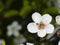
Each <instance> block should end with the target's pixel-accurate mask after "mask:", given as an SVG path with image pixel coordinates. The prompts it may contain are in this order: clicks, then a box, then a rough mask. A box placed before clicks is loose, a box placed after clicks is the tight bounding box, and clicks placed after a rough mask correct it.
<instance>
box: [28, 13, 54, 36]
mask: <svg viewBox="0 0 60 45" xmlns="http://www.w3.org/2000/svg"><path fill="white" fill-rule="evenodd" d="M32 20H33V21H34V22H31V23H29V24H28V25H27V29H28V31H29V32H30V33H37V35H38V36H39V37H45V36H46V34H51V33H53V31H54V26H53V25H52V24H50V22H51V20H52V16H50V15H49V14H44V15H43V16H41V14H39V13H38V12H35V13H33V14H32Z"/></svg>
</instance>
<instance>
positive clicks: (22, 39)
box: [14, 34, 26, 45]
mask: <svg viewBox="0 0 60 45" xmlns="http://www.w3.org/2000/svg"><path fill="white" fill-rule="evenodd" d="M14 42H15V43H16V44H17V45H19V44H23V43H25V42H26V38H25V37H24V36H23V35H21V34H20V35H19V36H18V37H16V38H15V39H14Z"/></svg>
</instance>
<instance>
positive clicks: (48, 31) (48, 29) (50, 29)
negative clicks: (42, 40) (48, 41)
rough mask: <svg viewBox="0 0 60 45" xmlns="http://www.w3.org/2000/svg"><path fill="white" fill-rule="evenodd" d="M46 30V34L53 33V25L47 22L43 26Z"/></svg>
mask: <svg viewBox="0 0 60 45" xmlns="http://www.w3.org/2000/svg"><path fill="white" fill-rule="evenodd" d="M45 29H46V31H47V33H48V34H50V33H53V31H54V26H53V25H52V24H49V25H47V26H46V27H45Z"/></svg>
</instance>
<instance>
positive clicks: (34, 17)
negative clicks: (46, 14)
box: [32, 12, 41, 23]
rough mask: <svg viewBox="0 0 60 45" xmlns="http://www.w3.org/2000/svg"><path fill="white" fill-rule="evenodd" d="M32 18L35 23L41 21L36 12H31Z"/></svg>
mask: <svg viewBox="0 0 60 45" xmlns="http://www.w3.org/2000/svg"><path fill="white" fill-rule="evenodd" d="M32 19H33V21H34V22H35V23H40V22H41V15H40V14H39V13H38V12H35V13H33V14H32Z"/></svg>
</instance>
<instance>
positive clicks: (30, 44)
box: [20, 43, 34, 45]
mask: <svg viewBox="0 0 60 45" xmlns="http://www.w3.org/2000/svg"><path fill="white" fill-rule="evenodd" d="M20 45H24V44H20ZM26 45H34V44H33V43H26Z"/></svg>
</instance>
